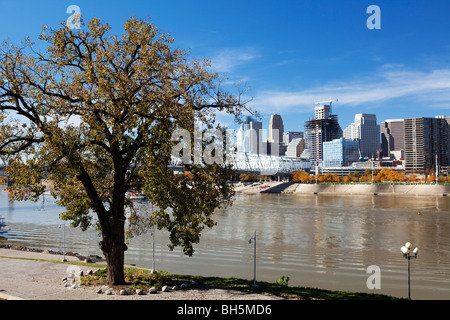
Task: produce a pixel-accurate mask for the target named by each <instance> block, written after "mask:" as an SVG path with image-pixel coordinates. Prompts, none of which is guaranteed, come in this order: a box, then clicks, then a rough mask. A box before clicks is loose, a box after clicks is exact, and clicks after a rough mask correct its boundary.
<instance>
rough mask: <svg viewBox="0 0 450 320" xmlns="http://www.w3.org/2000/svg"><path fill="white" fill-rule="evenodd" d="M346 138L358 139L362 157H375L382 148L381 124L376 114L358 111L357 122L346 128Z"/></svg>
mask: <svg viewBox="0 0 450 320" xmlns="http://www.w3.org/2000/svg"><path fill="white" fill-rule="evenodd" d="M344 138H346V139H352V140H358V141H359V150H360V153H361V156H362V157H367V158H374V157H376V156H377V151H380V149H381V143H380V125H379V124H377V116H376V115H374V114H367V113H358V114H356V115H355V122H353V123H352V124H350V125H349V126H348V127H347V128H346V129H345V130H344Z"/></svg>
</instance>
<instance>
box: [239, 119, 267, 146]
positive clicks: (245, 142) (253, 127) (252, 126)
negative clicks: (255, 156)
mask: <svg viewBox="0 0 450 320" xmlns="http://www.w3.org/2000/svg"><path fill="white" fill-rule="evenodd" d="M261 142H262V123H261V122H259V121H256V120H255V119H253V118H252V117H249V116H246V117H244V118H243V121H242V124H241V127H240V128H239V130H238V132H237V134H236V147H237V151H238V152H248V153H260V149H262V148H261V145H262V143H261Z"/></svg>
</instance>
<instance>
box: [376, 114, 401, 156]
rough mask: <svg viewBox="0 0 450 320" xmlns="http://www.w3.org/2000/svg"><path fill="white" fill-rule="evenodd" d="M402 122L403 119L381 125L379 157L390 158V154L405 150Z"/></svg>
mask: <svg viewBox="0 0 450 320" xmlns="http://www.w3.org/2000/svg"><path fill="white" fill-rule="evenodd" d="M404 122H405V121H404V120H403V119H395V120H385V121H384V122H382V123H381V150H382V153H381V155H382V156H383V157H390V156H391V153H396V152H400V151H401V150H404V149H405V132H404ZM396 158H397V159H398V157H396Z"/></svg>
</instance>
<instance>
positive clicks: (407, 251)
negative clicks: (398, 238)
mask: <svg viewBox="0 0 450 320" xmlns="http://www.w3.org/2000/svg"><path fill="white" fill-rule="evenodd" d="M400 250H401V251H402V252H403V254H408V253H409V249H408V248H407V247H405V246H403V247H402V248H401V249H400Z"/></svg>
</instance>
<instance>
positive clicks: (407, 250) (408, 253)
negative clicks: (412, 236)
mask: <svg viewBox="0 0 450 320" xmlns="http://www.w3.org/2000/svg"><path fill="white" fill-rule="evenodd" d="M400 250H401V251H402V253H403V257H404V258H405V259H407V260H408V300H411V282H410V266H409V261H410V260H411V242H407V243H406V244H405V245H404V246H403V247H402V248H401V249H400ZM418 252H419V249H418V248H415V249H414V250H413V251H412V253H413V254H414V258H417V253H418Z"/></svg>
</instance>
